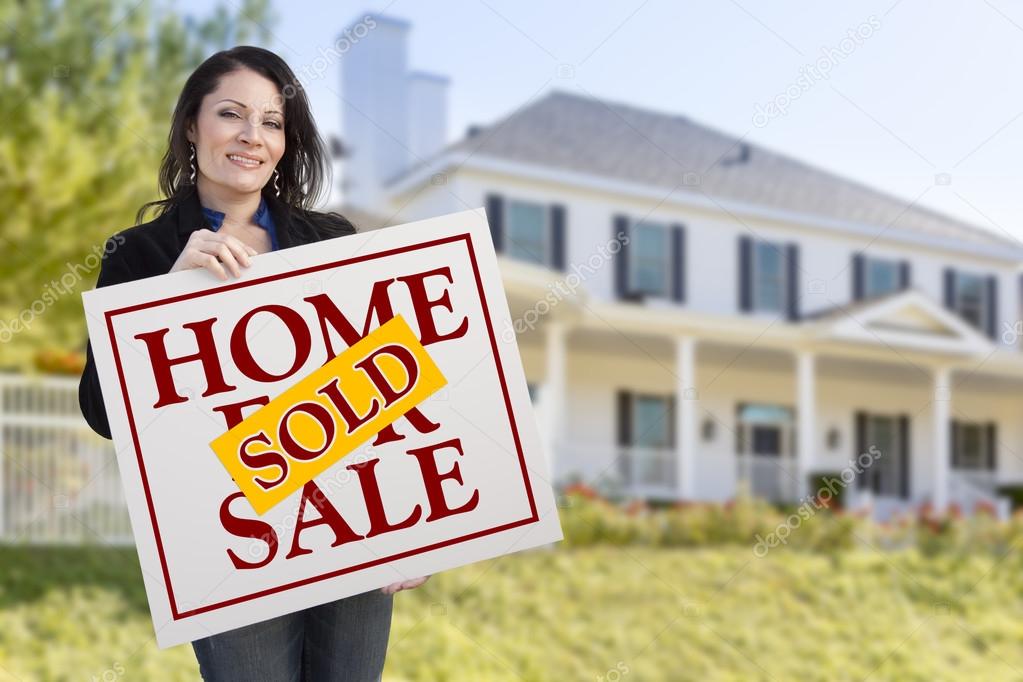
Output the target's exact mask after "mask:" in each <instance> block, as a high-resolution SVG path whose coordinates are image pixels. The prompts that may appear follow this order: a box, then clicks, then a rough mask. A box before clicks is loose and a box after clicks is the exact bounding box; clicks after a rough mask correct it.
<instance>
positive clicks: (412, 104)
mask: <svg viewBox="0 0 1023 682" xmlns="http://www.w3.org/2000/svg"><path fill="white" fill-rule="evenodd" d="M449 82H450V81H449V79H448V78H447V76H440V75H437V74H432V73H425V72H423V71H415V72H413V73H411V74H409V113H410V118H409V142H410V144H409V149H411V150H412V161H411V162H412V165H417V164H419V163H421V162H422V161H424V160H426V159H429V158H430V157H431V156H433V155H434V154H436V153H437V152H438V151H440V150H441V148H442V147H443V146H444V142H445V141H446V140H447V135H448V130H447V128H448V83H449Z"/></svg>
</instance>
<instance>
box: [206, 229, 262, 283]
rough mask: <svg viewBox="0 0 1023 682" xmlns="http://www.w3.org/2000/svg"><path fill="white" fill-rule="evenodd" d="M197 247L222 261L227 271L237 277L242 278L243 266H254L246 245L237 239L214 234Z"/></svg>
mask: <svg viewBox="0 0 1023 682" xmlns="http://www.w3.org/2000/svg"><path fill="white" fill-rule="evenodd" d="M196 246H197V248H198V249H199V250H200V251H202V252H203V253H208V254H211V255H213V256H216V257H217V258H218V259H220V262H221V263H223V264H224V265H225V266H227V269H228V270H230V271H231V274H232V275H234V276H235V277H241V275H242V271H241V268H242V267H243V266H244V267H246V268H247V267H249V266H250V265H251V264H252V261H251V260H249V253H248V251H247V250H246V247H245V245H244V244H242V242H241V241H239V240H238V239H237V238H235V237H231V236H229V235H218V234H213V235H212V236H210V237H206V238H205V239H202V240H201V241H199V242H198V244H197V245H196Z"/></svg>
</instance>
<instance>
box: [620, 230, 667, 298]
mask: <svg viewBox="0 0 1023 682" xmlns="http://www.w3.org/2000/svg"><path fill="white" fill-rule="evenodd" d="M631 237H632V244H631V245H630V246H631V247H632V248H630V249H629V254H630V255H631V258H632V262H631V266H632V267H630V268H629V274H630V275H631V277H630V282H629V288H630V289H631V290H632V291H633V292H635V293H639V294H647V295H651V296H662V297H664V298H669V297H670V295H671V245H670V243H669V242H670V239H669V233H668V229H667V226H666V225H662V224H659V223H645V222H641V223H636V225H635V226H634V227H633V230H632V235H631Z"/></svg>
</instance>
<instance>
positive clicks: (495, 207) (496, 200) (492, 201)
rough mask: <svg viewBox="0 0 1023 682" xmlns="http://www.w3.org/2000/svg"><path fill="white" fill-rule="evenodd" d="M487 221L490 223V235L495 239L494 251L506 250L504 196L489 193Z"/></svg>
mask: <svg viewBox="0 0 1023 682" xmlns="http://www.w3.org/2000/svg"><path fill="white" fill-rule="evenodd" d="M487 222H489V223H490V237H491V238H492V239H493V240H494V251H497V252H498V253H501V252H502V251H504V197H502V196H500V195H498V194H488V195H487Z"/></svg>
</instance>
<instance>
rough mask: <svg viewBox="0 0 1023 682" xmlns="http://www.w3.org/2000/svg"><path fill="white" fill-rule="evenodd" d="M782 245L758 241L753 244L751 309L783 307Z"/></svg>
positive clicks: (783, 269)
mask: <svg viewBox="0 0 1023 682" xmlns="http://www.w3.org/2000/svg"><path fill="white" fill-rule="evenodd" d="M783 248H784V247H783V246H782V245H780V244H775V243H773V242H765V241H758V242H755V243H754V245H753V309H754V310H768V311H772V312H782V311H783V310H784V309H785V289H786V286H785V284H786V278H785V265H784V262H783V261H784V257H783Z"/></svg>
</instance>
